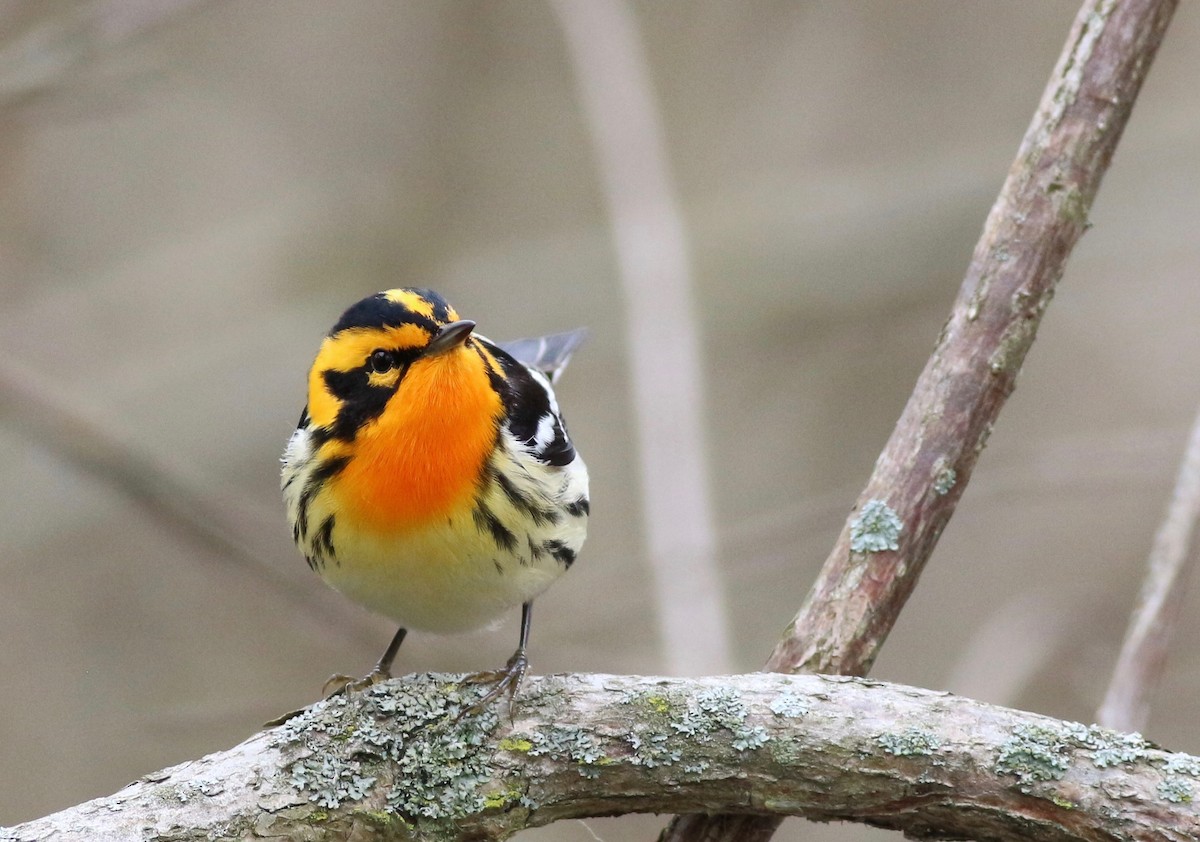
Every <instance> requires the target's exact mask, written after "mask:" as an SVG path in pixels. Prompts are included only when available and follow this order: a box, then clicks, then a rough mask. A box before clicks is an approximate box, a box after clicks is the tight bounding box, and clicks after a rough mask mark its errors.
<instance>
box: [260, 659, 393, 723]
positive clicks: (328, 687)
mask: <svg viewBox="0 0 1200 842" xmlns="http://www.w3.org/2000/svg"><path fill="white" fill-rule="evenodd" d="M391 677H392V675H391V673H389V672H388V671H386V670H381V669H380V668H379V667H375V669H373V670H371V671H370V672H369V673H367V674H366V675H364V676H363V677H362V678H351V677H350V676H348V675H342V674H341V673H338V674H337V675H331V676H329V678H328V680H327V681H326V682H325V683H324V684H323V685H322V686H321V697H322V699H323V700H329V699H332V698H333V697H334V696H349V695H351V694H352V693H361V692H362V691H363V690H367V689H369V688H371V687H374V686H375V685H376V684H379V683H380V682H383V681H387V680H388V679H390V678H391ZM314 704H315V702H314ZM311 707H312V705H305V706H304V707H302V708H296V710H289V711H288V712H287V713H285V714H283V715H282V716H277V717H275V718H274V719H272V720H270V721H269V722H264V723H263V727H264V728H274V727H275V726H276V725H282V724H283V723H285V722H287V721H288V720H289V719H295V718H296V717H297V716H299V715H300V714H302V713H304V712H305V711H307V710H309V709H310V708H311Z"/></svg>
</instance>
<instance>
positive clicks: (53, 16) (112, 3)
mask: <svg viewBox="0 0 1200 842" xmlns="http://www.w3.org/2000/svg"><path fill="white" fill-rule="evenodd" d="M209 2H212V0H86V2H81V3H70V4H65V5H64V4H61V3H45V4H40V5H37V6H35V5H34V4H26V5H25V7H24V8H23V9H22V8H19V7H11V6H10V8H9V9H7V10H5V11H7V12H8V13H9V14H13V15H16V14H17V13H20V12H28V11H29V10H31V9H32V10H35V13H34V14H33V16H32V18H31V22H30V23H29V24H28V25H26V26H23V27H17V28H16V30H15V31H14V32H13V33H11V34H8V35H7V36H6V37H4V38H3V39H0V112H2V111H5V110H8V109H10V108H13V107H16V106H20V105H25V104H28V103H30V102H33V101H36V100H39V99H41V98H43V97H45V96H46V95H48V94H52V93H55V92H58V91H59V90H61V89H62V88H63V87H64V86H65V85H68V84H69V83H70V82H72V81H73V80H76V79H78V78H80V77H81V76H83V73H84V70H85V69H87V68H89V67H90V66H91V65H92V63H93V62H94V61H95V60H96V59H97V58H100V57H102V56H105V55H111V54H114V53H115V52H116V50H117V48H118V47H126V46H127V45H128V42H130V41H132V40H133V39H135V38H138V37H140V36H143V35H148V34H150V33H151V32H153V31H155V30H157V29H158V28H159V27H161V26H164V25H166V24H168V23H170V22H172V21H173V20H175V19H176V18H178V17H179V15H180V14H182V13H184V12H189V11H193V10H194V9H196V8H198V7H200V6H202V5H205V4H206V3H209Z"/></svg>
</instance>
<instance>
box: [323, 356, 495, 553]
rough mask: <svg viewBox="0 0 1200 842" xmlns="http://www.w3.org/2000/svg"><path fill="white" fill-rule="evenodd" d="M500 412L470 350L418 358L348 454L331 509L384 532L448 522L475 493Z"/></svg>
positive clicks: (334, 487) (479, 362)
mask: <svg viewBox="0 0 1200 842" xmlns="http://www.w3.org/2000/svg"><path fill="white" fill-rule="evenodd" d="M500 413H501V402H500V396H499V395H498V394H496V391H495V390H494V389H493V388H492V387H491V383H490V382H489V380H488V374H487V369H486V364H485V363H484V361H483V360H482V359H480V357H479V356H478V355H477V354H476V353H475V352H474V351H472V350H471V349H469V348H466V347H463V348H456V349H454V350H453V351H449V352H447V353H445V354H440V355H438V356H435V357H429V358H426V359H421V360H418V361H417V362H415V363H413V365H412V367H411V368H410V369H409V371H408V372H407V374H405V376H404V378H403V380H402V381H401V383H400V387H399V389H397V391H396V393H395V394H394V395H392V397H391V400H389V401H388V404H387V407H386V408H385V409H384V411H383V413H382V414H381V415H380V416H379V417H378V418H376V419H374V420H373V421H371V422H368V423H367V424H366V425H364V426H363V427H362V429H360V430H359V431H358V435H357V436H356V437H355V440H354V443H353V444H352V445H351V446H350V447H349V448H348V449H349V451H350V452H351V453H352V454H353V455H352V458H351V460H350V462H349V463H348V464H347V465H346V467H345V468H344V469H343V470H342V472H341V473H340V474H338V475H337V476H336V477H335V478H334V479H333V482H332V484H331V489H330V490H331V492H332V493H333V495H334V497H335V500H336V510H337V511H338V512H340V513H343V514H345V515H346V516H348V518H349V519H350V520H351V521H353V522H355V523H356V524H358V525H359V526H362V527H366V528H369V529H372V530H374V531H378V532H382V533H394V532H397V531H405V530H408V529H412V528H416V527H420V526H422V525H425V524H428V523H431V522H433V521H437V520H441V519H444V518H447V517H451V516H453V515H454V514H456V513H458V512H459V511H461V510H462V509H463V507H465V506H468V505H470V502H471V499H472V498H473V497H474V496H475V494H476V492H477V490H478V487H479V482H480V480H481V478H482V476H483V469H484V465H485V463H486V462H487V459H488V457H489V455H490V454H491V452H492V449H493V448H494V447H495V445H496V436H497V434H498V433H497V431H498V420H499V418H500ZM341 517H342V514H339V519H340V518H341Z"/></svg>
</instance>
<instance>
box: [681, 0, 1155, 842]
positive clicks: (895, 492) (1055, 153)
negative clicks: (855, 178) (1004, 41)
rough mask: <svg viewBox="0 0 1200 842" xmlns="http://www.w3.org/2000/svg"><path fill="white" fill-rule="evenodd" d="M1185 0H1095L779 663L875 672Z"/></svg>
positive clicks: (721, 835)
mask: <svg viewBox="0 0 1200 842" xmlns="http://www.w3.org/2000/svg"><path fill="white" fill-rule="evenodd" d="M1176 5H1177V0H1121V2H1117V0H1086V2H1084V4H1083V6H1082V7H1081V8H1080V10H1079V13H1078V15H1077V16H1076V18H1075V22H1074V24H1073V25H1072V27H1071V31H1070V33H1069V34H1068V36H1067V42H1066V45H1065V46H1064V48H1063V52H1062V55H1061V56H1060V57H1059V60H1058V64H1057V66H1056V67H1055V69H1054V72H1053V73H1052V74H1051V76H1050V81H1049V82H1048V83H1047V86H1046V89H1045V91H1044V93H1043V94H1042V101H1041V104H1040V106H1039V107H1038V110H1037V113H1036V114H1035V115H1034V118H1033V122H1032V123H1031V124H1030V126H1029V128H1028V129H1027V130H1026V133H1025V137H1024V139H1023V140H1022V142H1021V146H1020V148H1019V149H1018V151H1017V157H1016V160H1015V161H1014V162H1013V165H1012V167H1011V168H1010V170H1009V173H1008V178H1007V180H1006V181H1005V183H1004V186H1003V188H1002V189H1001V191H1000V195H999V197H998V198H997V199H996V203H995V204H994V205H993V206H992V210H991V213H990V214H988V218H987V221H986V222H985V223H984V228H983V234H982V236H981V237H980V239H979V242H978V244H977V245H976V246H975V253H974V255H973V257H972V259H971V264H970V266H969V267H968V268H967V274H966V278H965V279H964V281H963V284H962V287H961V289H960V291H959V294H958V299H957V300H956V301H955V303H954V309H953V310H952V311H951V313H950V318H949V320H948V321H947V322H946V325H945V326H944V327H943V328H942V333H941V336H939V337H938V341H937V345H936V347H935V348H934V351H933V355H932V356H931V357H930V358H929V362H928V363H926V365H925V369H924V371H923V372H922V373H921V376H920V378H919V379H918V381H917V385H916V387H915V389H914V390H913V394H912V397H910V398H909V401H908V404H907V406H905V408H904V412H903V414H902V415H901V416H900V420H899V421H898V422H897V423H896V428H895V430H894V431H893V432H892V436H891V438H890V439H889V440H888V443H887V445H886V446H885V447H884V450H883V452H882V453H881V454H880V456H879V459H878V460H877V461H876V463H875V470H874V472H873V473H872V475H871V478H870V479H869V480H868V482H867V485H866V488H865V489H864V490H863V492H862V494H860V495H859V498H858V501H857V503H856V504H855V506H854V510H853V512H852V514H851V516H850V517H849V518H848V519H847V521H846V524H845V526H844V527H843V529H842V533H841V535H840V536H839V537H838V540H837V543H836V544H835V545H834V547H833V550H832V552H831V553H830V555H829V558H828V559H827V560H826V562H825V565H824V567H823V568H822V569H821V573H820V575H819V576H818V578H817V581H816V583H815V584H814V585H813V588H812V590H811V591H810V592H809V594H808V597H807V599H806V600H805V601H804V604H803V605H802V606H801V607H800V611H799V612H798V613H797V614H796V617H795V618H794V619H793V620H792V622H791V624H790V625H789V626H788V628H787V630H786V631H785V633H784V636H783V639H782V640H780V641H779V643H778V644H777V645H776V647H775V650H774V651H773V652H772V653H771V656H770V658H768V660H767V663H766V667H765V668H766V669H768V670H772V671H777V672H813V673H838V674H842V675H865V674H866V673H867V672H868V671H870V669H871V665H872V663H874V661H875V657H876V655H878V653H879V648H880V647H881V646H882V645H883V641H884V640H885V639H886V638H887V636H888V634H889V632H891V629H892V626H893V625H894V624H895V622H896V619H897V618H898V617H899V615H900V611H901V609H902V608H903V607H904V604H905V602H907V600H908V597H909V595H910V594H911V593H912V591H913V588H915V587H916V584H917V579H918V577H920V575H921V571H922V570H924V569H925V563H926V562H927V561H928V560H929V557H930V555H932V553H933V548H934V547H935V546H936V544H937V541H938V538H939V537H941V534H942V530H943V529H945V527H946V524H947V523H948V522H949V520H950V516H951V515H952V514H953V513H954V509H955V507H956V506H957V504H958V500H959V498H960V497H961V496H962V493H963V490H964V489H965V488H966V485H967V482H968V481H969V480H970V478H971V473H972V471H974V469H975V463H976V461H977V460H978V459H979V454H980V453H981V452H982V451H983V448H984V445H985V444H986V443H987V439H988V436H989V435H990V434H991V431H992V425H993V424H994V423H995V421H996V418H997V417H998V416H999V414H1000V410H1001V408H1002V407H1003V406H1004V403H1005V401H1006V400H1007V398H1008V396H1009V395H1010V394H1011V393H1012V391H1013V389H1014V388H1015V387H1016V378H1017V373H1018V372H1019V371H1020V369H1021V365H1022V363H1023V362H1024V360H1025V354H1026V353H1027V352H1028V351H1029V348H1030V346H1031V345H1032V344H1033V340H1034V337H1035V336H1036V335H1037V329H1038V325H1039V324H1040V323H1041V319H1042V314H1043V313H1044V312H1045V309H1046V307H1047V305H1048V304H1049V303H1050V299H1051V298H1052V297H1053V295H1054V288H1055V285H1056V284H1057V283H1058V280H1059V278H1060V277H1061V276H1062V273H1063V269H1064V267H1065V266H1066V261H1067V258H1068V257H1069V256H1070V253H1071V250H1072V248H1073V247H1074V245H1075V243H1076V242H1077V241H1078V240H1079V238H1080V237H1081V236H1082V235H1083V232H1084V231H1085V230H1087V228H1088V225H1089V223H1088V220H1087V217H1088V212H1089V211H1090V209H1091V206H1092V200H1093V199H1094V198H1095V196H1096V192H1097V191H1098V190H1099V187H1100V181H1101V179H1102V177H1103V176H1104V173H1105V171H1106V170H1107V169H1108V165H1109V163H1110V161H1111V160H1112V156H1113V152H1114V151H1115V149H1116V146H1117V142H1118V141H1119V140H1120V138H1121V133H1122V131H1123V130H1124V128H1125V124H1126V122H1127V121H1128V119H1129V114H1130V112H1131V110H1132V109H1133V103H1134V100H1135V99H1136V98H1137V95H1138V91H1139V90H1140V89H1141V86H1142V82H1143V80H1144V79H1145V78H1146V73H1147V72H1148V71H1149V69H1150V64H1151V63H1152V62H1153V60H1154V56H1155V54H1156V52H1157V50H1158V46H1159V44H1160V43H1161V42H1162V37H1163V34H1164V33H1165V32H1166V28H1167V25H1168V24H1169V23H1170V21H1171V16H1172V15H1173V13H1174V11H1175V6H1176ZM778 821H779V820H778V819H739V818H736V817H724V816H718V817H708V816H677V817H676V818H675V819H673V820H672V822H671V824H670V825H669V826H668V827H667V829H666V830H665V831H664V832H663V834H662V836H661V838H660V842H693V840H696V839H707V840H713V841H714V842H716V840H723V841H724V842H732V840H739V841H740V842H759V840H765V839H769V838H770V837H771V835H772V833H773V832H774V830H775V828H776V827H777V826H778Z"/></svg>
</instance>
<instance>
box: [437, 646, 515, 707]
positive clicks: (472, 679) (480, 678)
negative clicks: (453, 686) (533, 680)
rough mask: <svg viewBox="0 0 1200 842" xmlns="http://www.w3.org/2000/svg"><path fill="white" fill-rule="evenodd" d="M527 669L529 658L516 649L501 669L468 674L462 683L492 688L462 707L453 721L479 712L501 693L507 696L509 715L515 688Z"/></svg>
mask: <svg viewBox="0 0 1200 842" xmlns="http://www.w3.org/2000/svg"><path fill="white" fill-rule="evenodd" d="M528 669H529V658H528V657H527V656H526V655H525V650H524V649H518V650H517V651H516V652H514V653H513V655H512V657H511V658H509V659H508V663H506V664H505V665H504V667H503V668H502V669H498V670H487V671H485V672H477V673H472V674H471V675H468V676H467V677H466V678H465V679H463V683H464V684H491V685H492V688H491V689H490V690H488V691H487V693H485V694H484V695H483V697H482V698H480V699H479V700H478V701H476V702H474V703H472V704H471V705H470V706H469V707H467V708H464V709H463V711H462V713H460V714H459V715H458V716H457V717H455V721H456V722H457V721H458V720H460V719H462V718H463V717H466V716H474V715H476V714H478V713H481V712H482V711H483V709H484V708H486V707H487V706H488V705H490V704H491V703H492V702H494V701H496V699H498V698H499V697H500V696H501V695H507V696H508V712H509V715H510V716H511V715H512V708H513V699H515V698H516V695H517V690H518V689H520V687H521V681H522V680H523V679H524V678H525V671H526V670H528Z"/></svg>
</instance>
